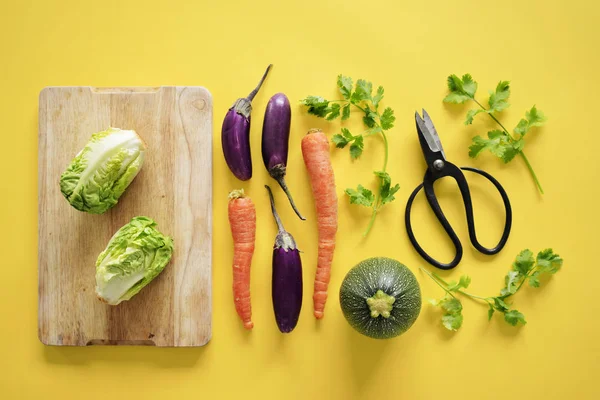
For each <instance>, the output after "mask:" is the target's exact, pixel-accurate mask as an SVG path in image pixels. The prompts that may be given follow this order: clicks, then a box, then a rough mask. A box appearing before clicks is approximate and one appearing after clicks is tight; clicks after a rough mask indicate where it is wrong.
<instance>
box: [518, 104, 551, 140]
mask: <svg viewBox="0 0 600 400" xmlns="http://www.w3.org/2000/svg"><path fill="white" fill-rule="evenodd" d="M545 122H546V116H545V115H544V114H543V113H542V112H541V111H538V109H537V108H536V106H533V107H531V110H529V111H527V112H526V113H525V118H523V119H521V120H520V121H519V123H518V124H517V126H516V127H515V129H514V132H515V133H516V134H518V135H521V136H524V135H525V134H526V133H527V132H529V129H531V128H532V127H534V126H542V125H544V123H545Z"/></svg>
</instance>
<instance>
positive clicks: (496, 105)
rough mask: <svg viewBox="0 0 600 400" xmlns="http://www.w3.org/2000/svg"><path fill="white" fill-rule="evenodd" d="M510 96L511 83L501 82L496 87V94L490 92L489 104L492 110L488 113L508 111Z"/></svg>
mask: <svg viewBox="0 0 600 400" xmlns="http://www.w3.org/2000/svg"><path fill="white" fill-rule="evenodd" d="M509 96H510V82H508V81H500V82H498V85H497V86H496V91H495V92H490V98H489V100H488V104H489V105H490V109H489V110H488V111H487V112H488V113H490V114H493V113H494V112H500V111H503V110H506V109H507V108H508V106H509V104H508V97H509Z"/></svg>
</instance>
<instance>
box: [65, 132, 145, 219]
mask: <svg viewBox="0 0 600 400" xmlns="http://www.w3.org/2000/svg"><path fill="white" fill-rule="evenodd" d="M145 151H146V146H145V144H144V142H143V141H142V139H141V138H140V137H139V136H138V134H137V133H136V132H135V131H129V130H121V129H118V128H108V129H107V130H105V131H102V132H98V133H94V134H93V135H92V137H91V139H90V141H89V142H88V143H87V144H86V146H85V147H84V148H83V150H81V151H80V152H79V153H78V154H77V155H76V156H75V158H74V159H73V161H71V164H69V166H68V167H67V169H66V171H65V172H63V174H62V175H61V177H60V191H61V192H62V194H63V195H64V196H65V198H66V199H67V200H68V201H69V203H70V204H71V205H72V206H73V207H75V208H76V209H78V210H79V211H86V212H89V213H92V214H102V213H104V212H105V211H107V210H108V209H109V208H111V207H113V206H114V205H115V204H117V201H118V200H119V197H121V195H122V194H123V192H124V191H125V189H127V186H129V184H130V183H131V181H133V178H135V176H136V175H137V173H138V172H139V171H140V169H141V168H142V164H143V163H144V152H145Z"/></svg>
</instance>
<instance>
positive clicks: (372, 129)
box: [301, 75, 400, 236]
mask: <svg viewBox="0 0 600 400" xmlns="http://www.w3.org/2000/svg"><path fill="white" fill-rule="evenodd" d="M337 86H338V89H339V91H340V93H341V94H342V97H343V100H326V99H324V98H323V97H320V96H308V97H307V98H305V99H303V100H301V103H302V104H303V105H305V106H307V107H308V113H309V114H312V115H316V116H317V117H320V118H325V119H326V120H328V121H333V120H335V119H337V118H340V117H341V120H342V121H345V120H347V119H349V118H350V112H351V109H352V108H355V109H358V110H360V111H361V112H362V114H363V117H362V120H363V123H364V125H365V127H366V128H367V129H366V130H365V131H363V132H361V133H358V134H356V135H354V134H352V133H351V132H350V130H349V129H347V128H341V133H338V134H335V135H333V137H332V140H333V143H334V144H335V146H336V147H337V148H340V149H343V148H345V147H346V146H348V145H350V146H349V149H350V158H351V159H352V160H356V159H357V158H359V157H360V155H361V154H362V152H363V150H364V146H365V145H364V138H366V137H369V136H373V135H379V136H381V138H382V139H383V144H384V148H385V153H384V158H383V167H382V168H381V170H379V171H375V172H374V174H375V176H376V177H377V178H378V179H379V186H378V190H377V194H373V192H372V191H371V190H369V189H367V188H365V187H364V186H363V185H358V186H357V187H356V189H352V188H348V189H346V190H345V193H346V195H348V197H349V199H350V203H351V204H358V205H361V206H365V207H369V208H372V213H371V220H370V221H369V225H368V226H367V229H366V231H365V233H364V236H367V234H368V233H369V231H370V230H371V228H372V227H373V223H374V222H375V217H376V216H377V212H378V211H379V210H380V209H381V207H383V206H384V205H385V204H387V203H390V202H392V201H393V200H394V199H395V197H394V194H395V193H396V192H397V191H398V190H399V189H400V185H398V184H396V185H393V186H392V179H391V177H390V175H389V174H388V172H387V163H388V140H387V136H386V132H387V131H388V130H390V129H392V128H393V127H394V121H395V120H396V117H395V116H394V110H392V109H391V108H390V107H386V108H385V109H384V110H383V111H381V112H380V111H379V106H380V103H381V100H382V99H383V93H384V90H383V87H382V86H379V87H378V88H377V90H376V92H375V93H374V94H373V84H372V83H371V82H368V81H366V80H364V79H359V80H357V81H356V85H354V84H353V81H352V78H350V77H347V76H343V75H339V76H338V78H337Z"/></svg>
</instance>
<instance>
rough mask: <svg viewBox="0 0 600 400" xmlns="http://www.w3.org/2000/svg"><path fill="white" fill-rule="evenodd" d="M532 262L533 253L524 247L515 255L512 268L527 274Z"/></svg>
mask: <svg viewBox="0 0 600 400" xmlns="http://www.w3.org/2000/svg"><path fill="white" fill-rule="evenodd" d="M534 264H535V260H534V259H533V253H532V252H531V250H529V249H525V250H523V251H521V252H520V253H519V254H518V255H517V258H516V259H515V262H514V263H513V269H514V270H515V271H518V272H520V273H521V274H522V275H527V274H528V273H529V271H530V270H531V268H533V265H534Z"/></svg>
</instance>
